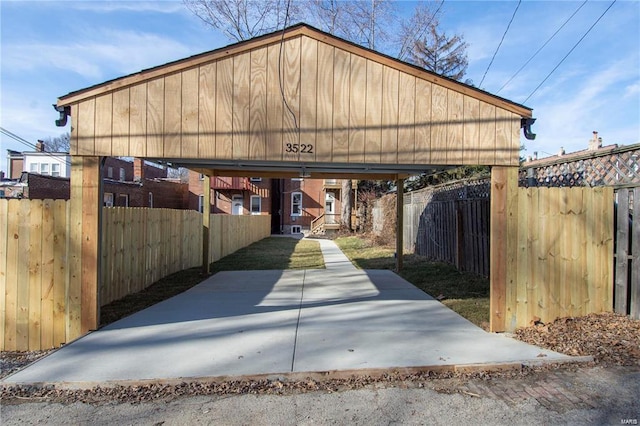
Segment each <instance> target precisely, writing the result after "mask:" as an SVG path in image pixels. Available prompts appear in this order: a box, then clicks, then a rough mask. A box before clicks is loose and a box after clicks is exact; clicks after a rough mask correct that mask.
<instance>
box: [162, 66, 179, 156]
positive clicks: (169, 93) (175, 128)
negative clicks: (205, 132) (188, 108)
mask: <svg viewBox="0 0 640 426" xmlns="http://www.w3.org/2000/svg"><path fill="white" fill-rule="evenodd" d="M181 132H182V75H181V74H172V75H168V76H166V77H165V78H164V138H163V145H164V157H165V158H177V157H179V156H180V144H181V143H182V138H181V137H180V136H181Z"/></svg>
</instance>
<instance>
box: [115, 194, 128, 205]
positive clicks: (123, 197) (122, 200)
mask: <svg viewBox="0 0 640 426" xmlns="http://www.w3.org/2000/svg"><path fill="white" fill-rule="evenodd" d="M117 205H118V206H121V207H129V194H118V204H117Z"/></svg>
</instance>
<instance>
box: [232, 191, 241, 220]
mask: <svg viewBox="0 0 640 426" xmlns="http://www.w3.org/2000/svg"><path fill="white" fill-rule="evenodd" d="M243 205H244V200H243V198H242V195H234V196H233V197H232V199H231V214H235V215H241V214H243V211H242V210H243Z"/></svg>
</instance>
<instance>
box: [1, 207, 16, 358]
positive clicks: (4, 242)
mask: <svg viewBox="0 0 640 426" xmlns="http://www.w3.org/2000/svg"><path fill="white" fill-rule="evenodd" d="M8 210H9V200H7V199H6V198H0V295H1V297H0V350H5V347H4V345H5V340H4V337H5V318H6V315H7V294H8V293H7V291H8V289H7V260H8V257H9V253H8V252H7V246H8V244H9V243H8V239H9V238H8V236H9V234H8V228H9V218H8V213H9V212H8ZM14 235H15V234H14ZM12 256H15V254H12Z"/></svg>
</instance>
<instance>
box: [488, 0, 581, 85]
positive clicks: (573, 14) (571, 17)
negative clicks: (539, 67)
mask: <svg viewBox="0 0 640 426" xmlns="http://www.w3.org/2000/svg"><path fill="white" fill-rule="evenodd" d="M587 1H589V0H584V2H583V3H582V4H581V5H580V6H578V8H577V9H576V10H575V12H573V13H572V14H571V16H569V18H567V20H566V21H564V23H563V24H562V25H560V28H558V29H557V30H556V32H555V33H553V35H552V36H551V37H549V39H547V41H545V42H544V44H543V45H542V46H540V48H539V49H538V50H536V53H534V54H533V55H532V56H531V57H530V58H529V59H528V60H527V62H525V63H524V65H522V66H521V67H520V69H519V70H518V71H516V72H515V74H513V75H512V76H511V78H510V79H509V80H507V82H506V83H505V84H503V85H502V87H501V88H500V89H498V91H497V92H496V95H497V94H498V93H500V91H502V89H504V88H505V87H507V85H508V84H509V83H511V81H512V80H513V79H514V78H516V76H517V75H518V74H519V73H520V71H522V70H523V69H524V68H525V67H526V66H527V65H529V62H531V61H532V60H533V58H535V57H536V56H537V55H538V53H540V51H541V50H542V49H544V47H545V46H546V45H547V44H549V42H550V41H551V40H553V38H554V37H555V36H556V35H557V34H558V33H559V32H560V30H562V29H563V28H564V26H565V25H567V24H568V23H569V21H570V20H571V19H573V17H574V16H576V14H577V13H578V12H579V11H580V9H582V7H583V6H584V5H585V4H587Z"/></svg>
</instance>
